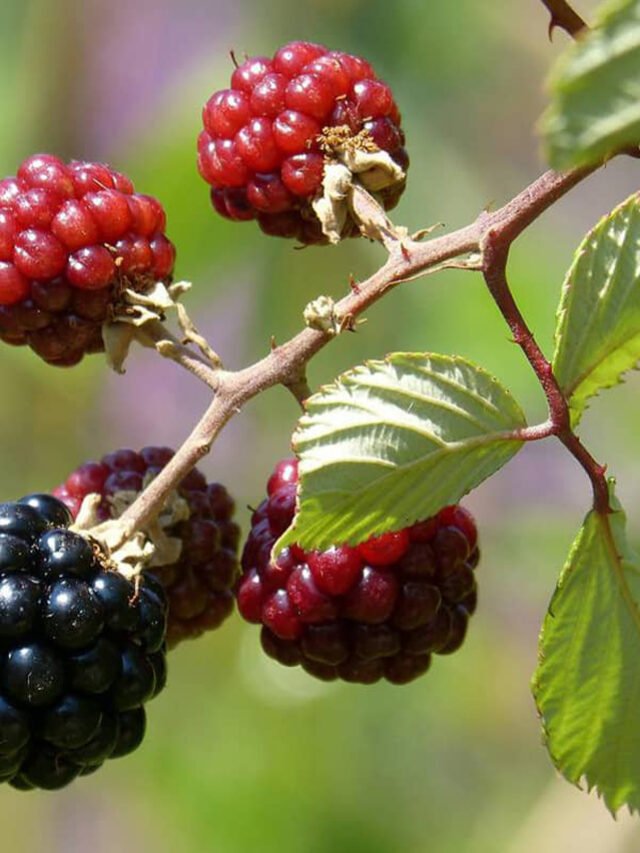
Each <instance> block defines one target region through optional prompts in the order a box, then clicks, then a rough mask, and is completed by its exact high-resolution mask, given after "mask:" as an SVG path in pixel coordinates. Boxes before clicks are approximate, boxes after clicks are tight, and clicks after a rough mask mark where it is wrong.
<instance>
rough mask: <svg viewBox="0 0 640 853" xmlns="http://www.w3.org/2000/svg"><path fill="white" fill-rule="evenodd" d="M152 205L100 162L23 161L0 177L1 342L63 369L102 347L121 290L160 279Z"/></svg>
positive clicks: (166, 263) (161, 261)
mask: <svg viewBox="0 0 640 853" xmlns="http://www.w3.org/2000/svg"><path fill="white" fill-rule="evenodd" d="M165 227H166V217H165V213H164V210H163V208H162V206H161V205H160V203H159V202H158V201H157V200H156V199H155V198H152V197H151V196H147V195H142V194H139V193H136V192H134V187H133V184H132V183H131V181H130V180H129V178H127V177H126V176H125V175H123V174H121V173H120V172H116V171H115V170H114V169H111V168H110V167H109V166H106V165H104V164H103V163H88V162H84V161H77V160H72V161H71V162H70V163H64V162H63V161H62V160H60V159H59V158H58V157H54V156H53V155H51V154H35V155H33V156H32V157H27V159H26V160H23V162H22V163H21V164H20V166H19V167H18V170H17V173H16V176H15V177H10V178H5V179H3V180H0V339H2V340H3V341H6V342H7V343H9V344H14V345H16V346H21V345H23V344H27V345H28V346H30V347H31V349H32V350H33V351H34V352H36V353H37V354H38V355H39V356H40V357H41V358H42V359H44V360H45V361H46V362H48V363H49V364H55V365H57V366H61V367H67V366H70V365H74V364H77V362H79V361H80V359H82V357H83V356H84V355H86V354H87V353H93V352H103V351H104V341H103V336H102V325H103V323H105V322H106V321H109V320H111V319H112V318H113V316H114V314H116V313H117V312H118V310H119V309H120V307H121V306H122V304H123V295H122V294H123V291H124V290H125V289H128V290H133V291H135V292H137V293H144V294H146V293H147V292H148V291H149V290H150V289H151V287H152V286H153V284H154V283H155V282H164V283H168V282H170V280H171V275H172V273H173V265H174V262H175V250H174V247H173V245H172V243H171V242H170V241H169V240H168V239H167V237H166V236H165V233H164V232H165Z"/></svg>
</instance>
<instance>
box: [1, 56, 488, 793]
mask: <svg viewBox="0 0 640 853" xmlns="http://www.w3.org/2000/svg"><path fill="white" fill-rule="evenodd" d="M203 119H204V130H203V131H202V133H201V134H200V137H199V140H198V165H199V170H200V173H201V175H202V176H203V178H204V179H205V180H206V181H207V182H208V183H209V184H210V185H211V187H212V189H211V200H212V203H213V206H214V208H215V209H216V210H217V211H218V212H219V213H221V214H222V215H223V216H225V217H227V218H229V219H233V220H252V219H255V220H257V222H258V224H259V225H260V227H261V228H262V230H263V231H265V232H266V233H267V234H272V235H276V236H283V237H293V238H296V239H297V240H298V241H300V242H301V243H307V244H308V243H323V242H326V240H327V238H326V236H325V233H324V232H323V229H322V225H321V223H320V220H319V219H318V216H317V215H316V210H317V208H316V207H315V205H316V203H317V202H318V199H319V197H320V195H321V194H322V192H323V191H326V187H324V186H323V182H325V181H327V182H328V179H327V167H328V164H329V163H330V162H332V161H335V160H336V157H338V156H339V151H338V142H337V140H341V142H340V144H344V143H353V146H352V148H353V150H356V148H357V146H358V145H359V146H363V147H361V149H358V150H360V151H366V152H367V154H375V156H376V157H377V156H378V155H380V157H379V158H378V160H376V161H375V162H376V163H379V162H383V163H385V164H386V165H387V166H389V164H391V166H393V169H392V170H391V171H394V170H395V172H396V173H397V174H399V175H400V178H399V179H397V178H396V179H395V182H393V181H390V182H388V183H387V182H385V180H381V179H378V180H379V185H378V186H377V189H378V197H379V199H380V201H381V202H382V204H383V205H384V207H385V208H387V209H389V208H391V207H393V206H394V205H395V204H396V203H397V201H398V199H399V197H400V195H401V193H402V191H403V190H404V175H405V172H406V169H407V167H408V164H409V160H408V156H407V152H406V150H405V148H404V142H405V140H404V134H403V132H402V129H401V126H400V113H399V110H398V107H397V105H396V103H395V100H394V97H393V94H392V92H391V90H390V89H389V87H388V86H387V85H386V84H385V83H383V82H382V81H381V80H379V79H378V77H377V76H376V74H375V73H374V71H373V69H372V67H371V66H370V65H369V63H368V62H366V61H365V60H364V59H361V58H359V57H356V56H351V55H349V54H346V53H342V52H339V51H330V50H328V49H327V48H325V47H323V46H321V45H317V44H312V43H310V42H302V41H296V42H291V43H290V44H287V45H284V46H283V47H282V48H280V49H279V50H278V51H277V52H276V53H275V54H274V56H273V57H272V58H266V57H254V58H250V59H247V60H246V61H245V62H244V63H242V64H241V65H239V66H238V67H236V69H235V71H234V72H233V75H232V77H231V86H230V88H229V89H224V90H222V91H219V92H216V93H215V94H214V95H213V96H212V97H211V98H210V99H209V101H208V102H207V104H206V106H205V108H204V111H203ZM332 140H333V141H332ZM343 153H344V152H343ZM352 153H353V151H352ZM340 156H342V155H340ZM385 158H386V159H385ZM354 162H355V161H354ZM367 162H368V161H367ZM359 165H361V163H360V161H359ZM359 165H358V167H356V166H350V167H349V168H353V170H354V171H358V168H359ZM396 167H397V168H396ZM363 168H365V167H364V166H363ZM165 226H166V219H165V214H164V211H163V208H162V206H161V205H160V204H159V202H157V201H156V200H155V199H154V198H151V197H150V196H146V195H140V194H137V193H135V192H134V188H133V184H132V183H131V181H130V180H129V179H128V178H127V177H125V176H124V175H122V174H121V173H119V172H116V171H114V170H113V169H111V168H109V167H108V166H105V165H103V164H99V163H88V162H76V161H72V162H71V163H68V164H66V163H64V162H63V161H62V160H60V159H58V158H57V157H54V156H51V155H48V154H41V155H35V156H32V157H29V158H27V159H26V160H25V161H24V162H23V163H22V164H21V165H20V167H19V168H18V170H17V174H16V176H15V177H11V178H6V179H4V180H1V181H0V339H2V340H4V341H6V342H7V343H10V344H14V345H23V344H28V345H29V346H30V347H31V348H32V349H33V350H34V351H35V352H36V353H37V354H38V355H39V356H40V357H42V358H43V359H44V360H45V361H47V362H49V363H51V364H55V365H59V366H68V365H73V364H76V363H77V362H78V361H80V360H81V359H82V357H83V356H84V355H85V354H86V353H91V352H99V351H103V350H104V347H105V344H104V340H103V327H104V324H106V323H109V322H110V321H112V320H114V319H118V317H119V316H121V315H120V312H121V309H122V307H123V304H124V299H125V296H131V293H130V291H135V293H137V294H148V293H149V292H150V291H151V290H152V288H153V287H154V285H155V284H156V283H157V282H162V283H165V284H168V283H169V282H170V280H171V276H172V273H173V266H174V261H175V251H174V248H173V245H172V244H171V243H170V241H169V240H168V239H167V238H166V236H165V233H164V232H165ZM341 227H342V228H343V230H342V232H341V234H340V235H339V236H345V237H348V236H355V235H357V234H358V233H359V229H358V226H357V223H356V222H355V221H354V220H353V219H351V218H349V215H347V218H346V222H345V224H344V225H343V226H341ZM125 291H129V294H126V293H125ZM173 455H174V454H173V451H172V450H170V449H169V448H165V447H146V448H143V449H142V450H141V451H140V452H135V451H133V450H129V449H121V450H117V451H115V452H113V453H110V454H108V455H107V456H105V457H104V458H102V459H101V460H100V461H98V462H86V463H84V464H83V465H81V466H80V467H79V468H77V469H76V470H75V471H73V472H72V473H71V474H70V475H69V476H68V477H67V479H66V480H65V482H64V483H63V484H62V485H60V486H59V487H58V488H56V489H55V490H54V496H51V495H42V494H37V495H30V496H27V497H25V498H22V499H20V500H19V501H17V502H12V503H4V504H0V782H4V781H7V782H9V783H10V784H11V785H12V786H14V787H15V788H19V789H23V790H29V789H32V788H46V789H56V788H61V787H63V786H65V785H67V784H68V783H69V782H71V781H72V780H73V779H74V778H75V777H76V776H78V775H86V774H88V773H92V772H94V771H95V770H96V769H98V768H99V767H100V766H101V765H102V763H103V762H104V761H105V760H107V759H109V758H117V757H119V756H122V755H126V754H127V753H129V752H131V751H132V750H134V749H135V748H136V747H137V746H138V745H139V744H140V742H141V741H142V739H143V736H144V731H145V710H144V705H145V703H146V702H148V701H149V700H150V699H152V698H154V697H155V696H156V695H157V694H158V693H159V692H160V691H161V690H162V689H163V687H164V685H165V681H166V659H165V653H166V649H167V647H168V646H169V647H171V646H173V645H175V644H177V643H178V642H179V641H180V640H183V639H185V638H187V637H195V636H198V635H199V634H201V633H202V632H204V631H206V630H210V629H213V628H217V627H218V626H219V625H220V624H221V623H222V622H223V621H224V620H225V619H226V617H227V616H228V615H229V614H230V613H231V611H232V609H233V603H234V593H235V596H236V597H237V601H238V606H239V610H240V612H241V614H242V615H243V616H244V617H245V619H247V620H248V621H250V622H253V623H258V624H261V625H262V626H263V627H262V645H263V647H264V649H265V651H266V652H267V654H269V655H270V656H271V657H273V658H275V659H276V660H278V661H280V662H281V663H283V664H285V665H287V666H293V665H301V666H302V667H303V668H304V669H305V670H306V671H307V672H309V673H310V674H312V675H314V676H316V677H318V678H320V679H324V680H332V679H336V678H340V679H342V680H344V681H350V682H359V683H363V684H370V683H373V682H376V681H379V680H380V679H386V680H387V681H390V682H392V683H394V684H404V683H406V682H408V681H411V680H413V679H415V678H416V677H418V676H419V675H421V674H422V673H424V672H425V671H426V670H427V669H428V667H429V665H430V662H431V657H432V655H433V654H434V653H437V654H448V653H450V652H453V651H455V650H456V649H458V648H459V647H460V645H461V644H462V642H463V640H464V637H465V632H466V628H467V622H468V619H469V617H470V616H471V615H472V614H473V612H474V610H475V607H476V580H475V568H476V565H477V563H478V559H479V550H478V546H477V533H476V528H475V524H474V521H473V519H472V517H471V516H470V515H469V513H468V512H467V511H466V510H464V509H462V508H461V507H459V506H449V507H445V508H444V509H443V510H441V511H440V512H439V513H438V514H437V515H436V516H434V517H433V518H430V519H427V520H424V521H421V522H419V523H417V524H414V525H412V526H411V527H408V528H406V529H404V530H400V531H397V532H393V533H386V534H384V535H382V536H379V537H376V538H373V539H370V540H368V541H367V542H364V543H362V544H360V545H358V546H355V547H348V546H344V545H341V546H336V547H333V548H330V549H329V550H327V551H322V552H319V551H308V552H307V551H305V550H303V549H302V548H300V547H298V546H296V545H294V546H292V547H290V548H287V549H285V550H284V551H283V552H282V553H281V554H280V555H279V556H278V558H277V559H276V561H275V562H272V560H271V550H272V547H273V545H274V543H275V541H276V539H277V538H278V536H279V535H280V534H281V533H282V532H283V531H284V530H285V529H286V528H287V527H288V526H289V525H290V523H291V522H292V521H293V519H294V516H295V512H296V499H297V483H298V471H297V463H296V461H295V460H284V461H283V462H281V463H279V464H278V465H277V466H276V469H275V471H274V473H273V475H272V476H271V478H270V480H269V483H268V486H267V492H268V497H267V499H266V500H264V501H263V502H262V503H261V504H260V506H259V507H258V509H257V510H256V511H255V512H254V513H253V517H252V527H251V532H250V534H249V537H248V540H247V542H246V545H245V548H244V552H243V555H242V573H241V575H240V572H239V565H238V559H237V552H238V545H239V536H240V531H239V528H238V526H237V525H236V524H235V522H234V521H233V514H234V509H235V507H234V502H233V500H232V498H231V497H230V495H229V493H228V492H227V490H226V489H225V488H224V487H223V486H222V485H220V484H219V483H207V481H206V479H205V477H204V476H203V475H202V473H201V472H199V471H198V470H197V469H194V470H193V471H191V473H190V474H189V475H188V476H186V477H185V478H184V479H183V480H182V481H181V482H180V483H179V484H178V486H177V487H176V489H175V492H174V493H173V494H172V495H171V496H170V498H169V499H168V503H167V505H166V506H165V509H164V510H163V513H161V514H160V516H159V518H158V520H157V524H156V525H155V528H154V530H153V531H152V530H149V531H147V532H148V533H149V535H151V536H152V538H153V537H154V536H157V538H158V541H157V542H156V546H157V549H158V550H157V551H156V554H157V555H160V556H159V558H158V559H157V560H156V563H154V564H153V566H152V567H151V568H149V569H147V570H145V571H144V572H141V573H138V574H137V575H136V577H135V580H134V581H132V580H129V579H127V577H125V576H124V575H123V574H121V573H120V572H119V571H118V570H117V567H116V566H115V565H113V564H112V563H111V562H110V560H109V559H108V558H107V556H106V555H105V553H104V551H103V550H102V549H101V546H100V545H99V544H98V542H97V541H96V540H94V539H92V538H91V534H90V533H88V534H86V535H85V534H84V533H81V532H79V531H78V530H77V529H69V528H70V525H71V524H72V522H73V520H74V519H76V518H77V517H78V516H79V515H80V516H82V513H81V510H84V508H85V507H89V506H90V507H91V512H92V513H93V516H92V518H93V520H94V521H95V522H96V524H99V523H100V522H107V521H110V520H115V519H117V518H118V517H119V516H120V515H121V513H122V512H123V510H124V509H125V508H126V507H127V506H128V505H130V504H131V503H132V501H133V500H134V499H135V498H136V497H137V496H138V495H139V494H140V493H141V492H142V491H143V490H144V488H145V487H146V486H147V485H148V483H149V482H150V481H151V480H152V479H153V478H154V477H155V476H157V474H158V473H159V472H160V471H161V470H162V469H163V468H164V467H165V466H166V465H167V464H168V463H169V462H170V460H171V459H172V457H173ZM89 495H94V496H97V497H95V498H94V500H92V501H88V502H86V503H85V499H86V498H87V497H88V496H89ZM87 511H88V510H87ZM79 523H80V521H79ZM95 535H97V532H96V534H95ZM170 546H171V547H170ZM163 547H164V548H165V549H166V550H165V551H163ZM163 559H164V562H162V561H163ZM239 575H240V576H239Z"/></svg>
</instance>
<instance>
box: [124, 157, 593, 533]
mask: <svg viewBox="0 0 640 853" xmlns="http://www.w3.org/2000/svg"><path fill="white" fill-rule="evenodd" d="M597 168H598V166H594V167H592V168H588V169H576V170H573V171H571V172H566V173H558V172H553V171H549V172H545V173H544V174H543V175H542V176H541V177H540V178H538V179H537V180H536V181H534V182H533V183H532V184H530V185H529V186H528V187H526V189H524V190H523V191H522V192H521V193H519V194H518V195H517V196H515V198H513V199H512V200H511V201H510V202H508V203H507V204H506V205H504V206H503V207H501V208H499V209H498V210H496V211H493V212H488V211H483V212H482V213H481V214H480V216H478V217H477V219H476V220H475V222H473V223H471V224H470V225H468V226H466V227H465V228H461V229H460V230H458V231H454V232H453V233H451V234H445V235H443V236H442V237H437V238H434V239H432V240H429V241H428V242H425V243H421V242H418V241H416V240H413V239H412V238H410V237H407V236H404V235H401V233H400V232H401V229H395V231H394V232H393V233H394V234H395V236H394V238H393V239H390V237H389V234H390V233H391V232H387V231H385V239H384V243H385V245H386V248H387V249H388V252H389V257H388V258H387V261H386V263H385V264H384V265H383V266H382V267H381V268H380V269H379V270H378V271H377V272H375V273H374V274H373V275H372V276H371V277H370V278H369V279H367V280H366V281H363V282H360V283H359V284H358V286H357V288H351V290H350V292H349V293H348V294H347V295H346V296H344V297H343V298H342V299H341V300H340V301H339V302H337V303H336V305H335V316H336V318H337V320H338V321H340V320H345V321H346V320H347V319H349V321H350V322H349V324H348V325H351V324H352V321H353V320H354V319H355V318H357V317H358V316H359V315H360V314H362V313H363V312H364V311H365V310H366V309H367V308H368V307H369V306H370V305H373V303H374V302H376V301H377V300H378V299H380V298H381V297H382V296H383V295H384V294H385V293H386V292H388V291H389V290H390V289H392V288H393V287H394V286H395V285H396V284H398V283H399V282H401V281H404V280H407V279H411V278H415V277H417V276H419V275H420V274H425V273H428V272H429V271H430V270H433V269H434V268H436V267H438V266H439V265H441V264H443V263H444V262H446V261H449V260H451V259H453V258H459V257H460V256H464V255H466V254H468V253H470V252H478V251H480V250H481V248H482V247H483V245H484V244H485V242H486V239H487V236H488V235H492V239H493V240H494V241H498V242H499V243H500V244H501V245H502V246H503V247H507V248H508V246H510V245H511V243H512V242H513V241H514V240H515V239H516V238H517V237H518V235H519V234H521V233H522V231H523V230H524V229H525V228H526V227H527V226H528V225H530V224H531V223H532V222H533V221H534V220H535V219H537V217H538V216H540V214H542V213H543V212H544V211H545V210H546V209H547V208H548V207H550V206H551V205H552V204H553V203H554V202H556V201H557V200H558V199H559V198H561V197H562V196H563V195H565V194H566V193H567V192H569V190H571V189H572V188H573V187H574V186H576V184H578V183H580V181H582V180H584V179H585V178H586V177H587V176H588V175H589V174H590V173H591V172H593V171H595V169H597ZM334 337H335V332H329V331H318V330H316V329H311V328H306V329H304V330H303V331H301V332H299V333H298V334H297V335H296V336H295V337H293V338H292V339H291V340H289V341H287V342H286V343H284V344H282V345H281V346H276V347H274V348H273V349H272V350H271V352H270V353H269V354H268V355H266V356H265V357H264V358H263V359H261V360H260V361H258V362H256V363H255V364H252V365H251V366H249V367H246V368H244V369H242V370H238V371H233V372H232V371H225V370H222V369H218V370H216V371H215V372H214V373H212V374H209V375H208V376H207V379H210V380H211V382H210V384H211V386H212V387H213V388H214V391H215V396H214V399H213V401H212V402H211V404H210V405H209V408H208V409H207V411H206V412H205V413H204V415H203V416H202V418H201V419H200V421H199V422H198V424H197V425H196V427H195V428H194V430H193V431H192V433H191V435H190V436H189V437H188V438H187V440H186V441H185V443H184V444H183V445H182V447H181V448H180V449H179V450H178V451H177V452H176V454H175V456H174V457H173V459H172V460H171V462H170V463H169V464H168V465H167V466H166V467H165V468H164V469H163V470H162V471H161V472H160V473H159V474H158V476H157V477H156V478H155V479H154V480H153V481H152V482H151V483H150V484H149V486H148V487H147V489H145V491H144V492H142V493H141V494H140V496H139V497H138V499H137V500H136V501H135V503H133V504H132V505H131V506H130V507H129V509H128V510H127V511H126V512H125V513H124V515H123V516H122V518H121V522H122V535H123V540H122V541H124V540H125V539H127V538H129V537H130V536H131V535H132V534H133V533H134V532H135V531H136V530H138V529H140V528H142V527H144V526H145V525H146V524H147V523H148V522H149V521H150V520H152V519H153V518H154V516H155V515H156V514H157V513H158V512H159V511H160V509H161V507H162V505H163V503H164V501H165V499H166V497H167V496H168V494H169V493H170V492H171V490H172V489H173V488H175V486H176V484H177V483H179V482H180V480H181V479H182V478H183V477H185V476H186V475H187V474H188V473H189V471H190V470H191V469H192V468H193V467H194V466H195V465H196V464H197V463H198V462H199V460H200V459H201V458H202V457H203V456H205V455H206V454H207V453H208V452H209V450H210V448H211V445H212V443H213V442H214V440H215V439H216V437H217V435H218V434H219V433H220V431H221V430H222V429H223V427H224V426H225V425H226V424H227V422H228V421H229V420H230V419H231V418H232V417H233V416H234V415H235V414H236V413H237V412H239V411H240V409H241V408H242V406H244V404H245V403H246V402H247V401H248V400H250V399H251V398H252V397H255V396H256V395H258V394H260V393H261V392H262V391H265V390H267V389H268V388H272V387H273V386H274V385H284V386H285V387H288V388H290V389H292V390H294V393H295V394H296V397H297V398H298V399H299V400H300V399H301V398H302V396H303V395H304V396H306V395H307V391H308V389H307V388H306V386H304V385H303V386H301V385H300V379H301V376H303V375H304V369H305V367H306V364H307V363H308V362H309V360H310V359H311V358H312V357H313V356H314V355H315V354H316V353H317V352H319V350H321V349H322V348H323V347H324V346H326V344H328V343H329V341H330V340H332V338H334ZM187 366H188V365H187ZM205 381H206V380H205Z"/></svg>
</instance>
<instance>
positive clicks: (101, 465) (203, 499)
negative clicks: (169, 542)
mask: <svg viewBox="0 0 640 853" xmlns="http://www.w3.org/2000/svg"><path fill="white" fill-rule="evenodd" d="M172 457H173V451H172V450H171V449H170V448H167V447H145V448H143V449H142V450H141V451H140V452H139V453H138V452H136V451H134V450H129V449H124V448H123V449H121V450H116V451H115V452H113V453H109V454H108V455H107V456H105V457H104V458H103V459H101V460H100V461H99V462H86V463H84V465H81V466H80V467H79V468H77V469H76V470H75V471H73V472H72V473H71V474H70V475H69V476H68V477H67V479H66V480H65V482H64V483H63V484H62V485H61V486H59V487H58V488H56V489H54V492H53V493H54V495H55V496H56V497H57V498H59V499H60V500H61V501H62V502H63V503H64V504H65V505H66V507H68V509H69V511H70V512H71V514H72V515H73V516H74V517H75V516H76V515H77V514H78V512H79V510H80V506H81V504H82V501H83V499H84V498H85V497H86V496H87V495H88V494H92V493H93V494H98V495H100V497H101V501H100V504H99V507H98V513H99V516H100V519H101V520H107V519H109V518H116V517H117V516H118V515H119V514H120V512H121V511H122V508H123V507H124V506H125V505H127V504H128V503H130V502H131V501H132V500H133V499H134V498H135V496H136V495H137V494H138V493H139V492H140V491H141V490H142V488H143V485H144V484H146V483H147V482H148V481H149V480H150V479H151V478H152V477H154V476H155V475H156V474H157V473H158V472H159V471H161V470H162V468H164V466H165V465H166V464H167V463H168V462H169V460H170V459H171V458H172ZM177 492H178V497H179V498H180V499H181V500H182V511H183V515H184V517H183V518H181V519H180V520H176V521H170V522H168V523H167V524H166V525H164V524H163V529H164V533H165V534H166V535H167V536H169V537H171V538H173V539H176V540H178V541H179V542H180V545H181V550H180V556H179V559H177V560H174V561H173V562H171V563H165V564H163V565H158V566H154V567H153V569H152V570H151V571H150V572H149V573H150V574H153V575H154V576H155V577H156V578H157V579H158V580H159V581H160V583H161V584H162V586H163V588H164V590H165V592H166V595H167V599H168V602H169V615H168V627H167V644H168V646H169V647H172V646H175V645H176V644H177V643H179V642H180V641H181V640H184V639H188V638H193V637H198V636H200V635H201V634H202V633H204V632H205V631H211V630H214V629H215V628H218V627H219V626H220V625H221V624H222V622H223V621H224V620H225V619H226V618H227V617H228V616H229V615H230V613H231V612H232V610H233V592H232V590H233V585H234V583H235V581H236V578H237V576H238V570H239V565H238V542H239V538H240V530H239V528H238V526H237V525H236V524H235V522H234V521H233V515H234V512H235V506H234V502H233V500H232V498H231V496H230V495H229V493H228V492H227V490H226V489H225V488H224V486H222V485H221V484H220V483H207V481H206V479H205V477H204V476H203V474H201V473H200V471H198V470H197V469H194V470H193V471H191V473H190V474H188V475H187V477H185V479H184V480H183V481H182V483H181V484H180V485H179V487H178V490H177ZM161 523H162V516H161ZM1 555H2V543H1V542H0V560H1ZM101 583H102V586H103V587H104V588H102V589H101V590H100V591H99V594H100V595H101V596H102V597H103V598H105V599H106V598H109V597H111V596H117V595H119V592H118V590H116V589H115V588H114V589H111V587H115V586H116V585H118V584H120V583H121V579H120V577H119V576H114V577H112V578H106V579H104V578H103V579H101ZM107 586H109V587H110V588H109V589H107V588H106V587H107ZM141 606H142V607H144V608H147V609H148V610H149V620H150V627H149V629H148V636H149V637H150V638H151V641H152V642H153V639H152V638H153V636H154V631H156V632H157V630H158V614H157V612H156V613H155V621H154V616H153V614H152V612H151V611H152V610H153V608H152V606H151V605H150V604H147V603H145V602H141ZM126 616H127V611H126V610H125V612H124V614H118V613H114V614H113V615H112V617H111V618H112V620H113V619H115V620H116V621H118V620H119V619H121V618H126ZM154 625H155V628H154Z"/></svg>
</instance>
